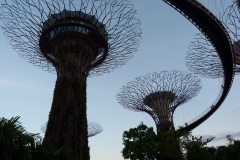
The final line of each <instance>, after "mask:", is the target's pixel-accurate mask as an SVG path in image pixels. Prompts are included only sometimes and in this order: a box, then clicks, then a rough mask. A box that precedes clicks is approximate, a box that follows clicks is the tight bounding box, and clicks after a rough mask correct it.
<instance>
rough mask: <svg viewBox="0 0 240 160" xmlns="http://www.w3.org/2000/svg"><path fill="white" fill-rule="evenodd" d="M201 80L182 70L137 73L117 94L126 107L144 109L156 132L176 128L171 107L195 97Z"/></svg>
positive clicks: (139, 110) (142, 110) (174, 107)
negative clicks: (154, 125) (150, 118)
mask: <svg viewBox="0 0 240 160" xmlns="http://www.w3.org/2000/svg"><path fill="white" fill-rule="evenodd" d="M201 88H202V86H201V80H200V78H197V77H196V76H195V75H193V74H191V73H187V72H184V71H162V72H159V73H157V72H154V73H150V74H147V75H145V76H141V77H137V78H135V79H134V80H133V81H130V82H128V83H127V85H126V86H123V87H122V88H121V90H120V92H119V93H118V95H117V99H118V102H119V103H120V104H121V105H122V106H123V107H124V108H126V109H129V110H133V111H136V112H146V113H147V114H149V115H150V116H151V117H152V118H153V120H154V121H155V124H156V128H157V132H159V131H162V132H166V131H168V130H175V127H174V124H173V114H174V111H175V110H176V109H177V107H179V106H180V105H182V104H183V103H186V102H187V101H189V100H190V99H192V98H193V97H195V96H196V95H197V94H198V93H199V91H200V89H201Z"/></svg>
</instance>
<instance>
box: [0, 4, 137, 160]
mask: <svg viewBox="0 0 240 160" xmlns="http://www.w3.org/2000/svg"><path fill="white" fill-rule="evenodd" d="M0 11H1V12H0V15H1V20H2V21H3V26H2V29H3V30H4V33H5V35H6V37H7V38H8V39H9V42H10V44H12V46H13V48H14V50H16V51H17V52H18V53H19V54H20V56H21V57H23V58H25V59H27V60H28V61H29V62H30V63H33V64H34V65H37V66H39V67H42V68H43V69H44V70H47V71H49V72H57V81H56V86H55V90H54V96H53V102H52V108H51V111H50V114H49V120H48V124H47V129H46V134H45V138H44V143H45V145H48V146H50V147H55V148H60V147H61V146H62V145H67V144H68V145H70V146H71V148H72V149H73V151H74V154H75V159H79V160H80V159H81V160H87V159H89V147H88V140H87V135H88V133H87V117H86V108H87V107H86V81H87V77H88V75H101V74H103V73H107V72H110V71H112V70H113V69H115V68H117V67H119V66H121V65H123V64H125V63H126V62H127V61H128V60H129V59H130V58H131V57H132V53H133V52H135V51H136V50H137V47H138V44H139V38H140V35H141V29H140V21H139V20H138V19H137V18H135V14H136V10H134V9H133V7H132V4H130V2H129V1H127V0H79V1H73V0H11V1H7V0H5V3H4V4H2V5H1V8H0Z"/></svg>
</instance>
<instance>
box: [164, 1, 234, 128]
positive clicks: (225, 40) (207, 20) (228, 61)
mask: <svg viewBox="0 0 240 160" xmlns="http://www.w3.org/2000/svg"><path fill="white" fill-rule="evenodd" d="M163 1H164V2H166V3H167V4H169V5H170V6H171V7H173V8H174V9H175V10H177V11H178V12H179V13H181V14H182V15H183V16H185V17H186V18H187V19H188V20H189V21H190V22H191V23H193V24H194V25H195V26H196V27H197V28H198V29H199V30H200V31H201V32H202V33H203V34H204V35H205V36H206V37H207V38H208V40H209V41H210V42H211V43H212V45H213V46H214V48H215V49H216V51H217V53H218V55H219V57H220V59H221V62H222V66H223V73H224V77H223V84H222V88H221V90H220V93H219V96H218V97H217V99H216V100H215V102H214V103H213V104H212V105H211V106H210V107H209V108H208V109H207V110H205V111H204V112H203V113H201V114H200V115H199V116H197V117H196V118H194V119H193V120H191V121H189V122H187V123H185V124H184V125H183V126H180V128H179V129H180V130H189V131H190V130H192V129H194V128H196V127H197V126H199V125H200V124H201V123H203V122H204V121H205V120H206V119H208V118H209V117H210V116H211V115H212V114H213V113H214V112H215V111H216V110H217V109H218V108H219V107H220V106H221V104H222V103H223V101H224V100H225V98H226V97H227V95H228V92H229V90H230V89H231V86H232V81H233V78H234V63H233V62H234V58H233V57H234V56H233V49H232V43H231V40H230V37H229V34H228V32H227V30H226V29H225V27H224V26H223V24H222V23H221V22H220V21H219V20H218V19H217V18H216V17H215V16H214V15H213V14H212V13H211V12H210V11H209V10H208V9H207V8H206V7H204V6H203V5H202V4H201V3H199V2H198V1H197V0H163Z"/></svg>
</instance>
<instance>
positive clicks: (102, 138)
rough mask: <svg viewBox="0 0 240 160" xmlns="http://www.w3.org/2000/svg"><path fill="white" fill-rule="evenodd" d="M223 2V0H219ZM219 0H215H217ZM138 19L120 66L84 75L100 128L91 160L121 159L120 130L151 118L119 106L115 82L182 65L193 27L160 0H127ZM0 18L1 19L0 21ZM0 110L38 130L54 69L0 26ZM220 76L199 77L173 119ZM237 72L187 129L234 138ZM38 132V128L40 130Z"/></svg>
mask: <svg viewBox="0 0 240 160" xmlns="http://www.w3.org/2000/svg"><path fill="white" fill-rule="evenodd" d="M199 1H200V2H202V3H204V4H205V5H207V7H209V8H210V9H211V10H212V11H213V12H215V13H219V12H220V11H221V7H217V8H218V9H216V6H218V5H216V6H215V3H214V2H216V1H217V0H213V1H211V2H212V3H210V2H209V0H199ZM221 1H223V2H224V5H227V3H229V0H221ZM218 2H219V1H218ZM132 3H133V4H134V8H135V9H137V10H138V14H137V17H138V18H140V19H141V23H142V25H141V28H142V32H143V34H142V39H141V40H140V47H139V48H138V51H137V52H136V53H134V56H133V58H132V59H131V60H130V61H129V62H128V63H127V64H126V65H124V66H122V67H121V68H118V69H116V70H114V71H113V72H111V73H108V74H104V75H102V76H95V77H91V78H88V83H87V85H88V86H87V106H88V109H87V112H88V115H87V116H88V119H89V120H90V121H92V122H97V123H99V124H100V125H102V127H103V132H102V133H100V134H99V135H97V136H95V137H92V138H90V139H89V145H90V152H91V159H92V160H112V159H114V160H122V159H123V158H122V156H121V153H120V152H121V150H122V148H123V145H122V134H123V132H124V131H125V130H129V129H130V128H133V127H136V126H137V125H138V124H139V123H140V122H141V121H143V122H144V123H145V124H146V125H148V126H149V127H154V128H155V124H154V122H153V120H152V118H151V117H150V116H149V115H147V114H146V113H140V112H132V111H129V110H126V109H124V108H123V107H121V106H120V105H119V104H118V103H117V100H116V95H117V93H118V92H119V90H120V88H121V87H122V86H124V85H125V84H126V83H127V82H129V81H131V80H133V78H135V77H138V76H141V75H145V74H147V73H152V72H158V71H164V70H185V71H186V70H187V68H186V66H185V56H186V51H187V50H188V46H189V45H190V42H191V41H192V40H193V38H194V37H195V35H196V34H197V33H199V31H198V30H197V28H196V27H195V26H194V25H192V24H191V23H190V22H189V21H188V20H187V19H186V18H184V17H183V16H182V15H181V14H179V13H178V12H177V11H175V10H174V9H173V8H171V7H170V6H168V5H167V4H165V3H164V2H162V1H158V0H132ZM0 24H2V23H1V22H0ZM0 47H1V48H2V50H1V52H0V102H1V103H0V116H1V117H5V118H11V117H12V116H17V115H20V116H21V121H22V124H23V126H24V127H26V129H27V130H28V131H29V132H32V133H41V130H40V127H41V125H43V124H44V123H45V122H46V121H47V119H48V113H49V111H50V107H51V103H52V96H53V90H54V87H55V81H56V75H55V74H51V73H48V72H46V71H43V70H41V69H40V68H38V67H36V66H33V65H32V64H30V63H28V62H27V61H26V60H25V59H23V58H21V57H20V56H19V55H18V53H16V52H15V51H14V50H13V49H12V47H11V46H10V45H9V44H8V43H7V39H6V38H5V37H4V35H3V30H2V29H0ZM221 83H222V79H204V78H202V85H203V87H202V90H201V91H200V93H199V95H198V96H197V97H195V98H193V99H192V100H190V101H189V102H188V103H187V104H184V105H182V106H180V107H179V110H178V109H177V110H176V113H175V115H174V116H175V122H176V124H179V125H181V124H183V123H184V122H185V121H189V120H191V119H192V118H194V117H195V116H197V115H198V114H200V113H201V112H202V111H204V110H205V109H206V108H207V107H209V106H210V105H211V104H212V103H213V102H214V101H215V99H216V98H217V96H218V94H219V91H220V89H221ZM239 89H240V76H236V77H235V79H234V82H233V85H232V89H231V91H230V93H229V95H228V97H227V98H226V100H225V101H224V103H223V105H222V106H221V107H220V108H219V109H218V110H217V111H216V112H215V113H214V115H213V116H211V117H210V118H209V119H208V120H206V121H205V122H204V123H203V124H201V125H200V126H199V127H198V128H196V129H194V130H193V134H195V135H215V136H216V140H214V141H213V142H211V143H209V145H210V146H211V145H223V144H225V143H226V140H225V136H226V135H227V134H232V135H233V136H234V137H235V138H237V139H240V126H239V121H240V104H239V101H238V100H239V96H238V95H239ZM41 135H43V134H41Z"/></svg>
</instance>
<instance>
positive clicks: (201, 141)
mask: <svg viewBox="0 0 240 160" xmlns="http://www.w3.org/2000/svg"><path fill="white" fill-rule="evenodd" d="M195 138H196V139H195V141H194V140H193V141H191V142H188V143H186V144H183V145H181V147H182V148H186V149H187V148H189V147H193V146H194V145H200V146H204V145H206V144H207V143H209V142H211V141H212V140H214V139H215V136H213V135H203V136H195Z"/></svg>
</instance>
